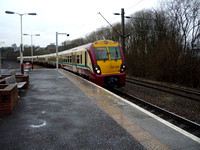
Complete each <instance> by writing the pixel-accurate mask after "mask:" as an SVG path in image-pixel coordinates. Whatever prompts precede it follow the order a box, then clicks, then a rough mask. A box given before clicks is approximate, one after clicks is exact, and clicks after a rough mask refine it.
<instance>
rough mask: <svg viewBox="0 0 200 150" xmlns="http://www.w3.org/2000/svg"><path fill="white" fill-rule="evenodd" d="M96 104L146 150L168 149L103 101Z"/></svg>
mask: <svg viewBox="0 0 200 150" xmlns="http://www.w3.org/2000/svg"><path fill="white" fill-rule="evenodd" d="M96 102H97V104H98V105H99V106H100V107H101V108H102V109H103V110H105V111H106V113H108V114H109V115H110V116H111V117H112V118H113V119H114V120H115V121H116V122H117V123H118V124H119V125H121V126H122V127H123V128H124V129H125V130H126V131H127V132H128V133H129V134H131V135H132V136H133V137H134V138H135V139H136V140H137V141H138V142H139V143H140V144H141V145H143V146H144V147H145V148H146V149H148V150H157V149H158V150H160V149H162V150H169V149H170V148H169V147H168V146H166V145H165V144H163V143H162V142H160V141H159V140H158V139H156V138H155V137H153V136H152V135H150V134H149V133H148V132H147V131H145V130H144V129H143V128H141V127H140V126H138V125H137V124H136V123H134V122H133V121H132V120H131V119H129V118H128V117H127V116H125V115H124V114H123V113H121V112H120V111H119V110H117V109H116V108H115V107H113V106H111V105H110V104H108V103H107V102H105V101H102V100H97V101H96Z"/></svg>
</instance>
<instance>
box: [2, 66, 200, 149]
mask: <svg viewBox="0 0 200 150" xmlns="http://www.w3.org/2000/svg"><path fill="white" fill-rule="evenodd" d="M29 75H30V80H29V82H30V85H29V88H28V89H27V90H23V91H20V93H19V101H18V104H17V107H16V108H15V110H14V112H13V113H12V114H11V115H3V116H0V135H1V138H0V149H1V150H4V149H5V150H7V149H13V150H14V149H20V150H27V149H30V150H33V149H48V150H49V149H58V150H60V149H120V150H121V149H125V150H127V149H131V150H132V149H137V150H138V149H183V150H186V149H190V150H191V149H194V150H195V149H200V139H199V138H198V137H195V136H193V135H191V134H189V133H187V132H185V131H183V130H181V129H180V128H178V127H176V126H173V125H172V124H170V123H168V122H166V121H164V120H162V119H160V118H159V117H156V116H155V115H153V114H151V113H150V112H147V111H146V110H144V109H142V108H140V107H138V106H136V105H134V104H131V103H129V102H128V101H126V100H125V99H123V98H120V97H118V96H116V95H114V94H112V93H110V92H109V91H107V90H105V89H103V88H101V87H99V86H96V85H94V84H93V83H90V82H88V81H86V80H84V79H82V78H80V77H77V76H74V75H73V74H71V73H68V72H66V71H64V70H59V77H58V80H56V70H55V69H40V70H39V69H38V70H31V71H30V74H29Z"/></svg>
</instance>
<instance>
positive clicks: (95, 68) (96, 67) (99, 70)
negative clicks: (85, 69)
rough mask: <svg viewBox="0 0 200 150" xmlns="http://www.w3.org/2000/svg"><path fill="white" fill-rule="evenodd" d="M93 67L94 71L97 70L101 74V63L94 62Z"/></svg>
mask: <svg viewBox="0 0 200 150" xmlns="http://www.w3.org/2000/svg"><path fill="white" fill-rule="evenodd" d="M93 68H94V71H95V72H96V73H97V74H101V69H100V67H99V65H97V64H94V65H93Z"/></svg>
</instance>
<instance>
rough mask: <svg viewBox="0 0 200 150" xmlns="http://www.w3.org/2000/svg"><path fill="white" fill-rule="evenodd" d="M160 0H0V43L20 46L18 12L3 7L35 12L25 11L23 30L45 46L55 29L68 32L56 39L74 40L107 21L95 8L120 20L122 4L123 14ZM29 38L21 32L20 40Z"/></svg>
mask: <svg viewBox="0 0 200 150" xmlns="http://www.w3.org/2000/svg"><path fill="white" fill-rule="evenodd" d="M158 1H159V0H98V1H97V0H0V42H4V44H1V45H0V47H3V46H11V45H12V44H14V43H16V44H17V46H19V44H20V42H21V38H20V33H21V31H20V16H19V15H17V14H6V13H5V11H13V12H17V13H20V14H23V13H37V15H36V16H30V15H24V16H23V17H22V19H23V23H22V24H23V34H24V33H26V34H40V37H33V44H34V45H40V46H41V47H46V46H47V45H49V44H50V43H55V41H56V32H59V33H68V34H70V36H69V37H66V36H64V35H59V36H58V41H59V42H58V43H59V44H61V43H62V42H63V41H65V40H73V39H76V38H80V37H85V36H86V35H87V34H89V33H91V32H92V31H95V30H96V29H98V28H101V27H105V26H107V25H108V24H107V23H106V22H105V20H104V19H103V18H102V17H101V16H100V15H98V14H97V13H98V12H101V14H102V15H103V16H104V17H105V18H106V19H107V20H108V21H109V22H110V23H112V24H114V23H116V22H120V20H121V18H120V16H114V15H113V13H116V12H118V13H120V12H121V8H124V9H125V15H131V14H133V13H134V12H136V11H139V10H142V9H148V8H149V9H151V8H155V7H156V6H157V5H158ZM30 39H31V38H30V37H29V36H23V43H24V44H25V45H30V43H31V40H30Z"/></svg>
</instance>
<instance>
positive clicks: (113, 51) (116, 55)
mask: <svg viewBox="0 0 200 150" xmlns="http://www.w3.org/2000/svg"><path fill="white" fill-rule="evenodd" d="M108 48H109V52H110V58H111V60H117V59H121V54H120V50H119V47H108Z"/></svg>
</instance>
